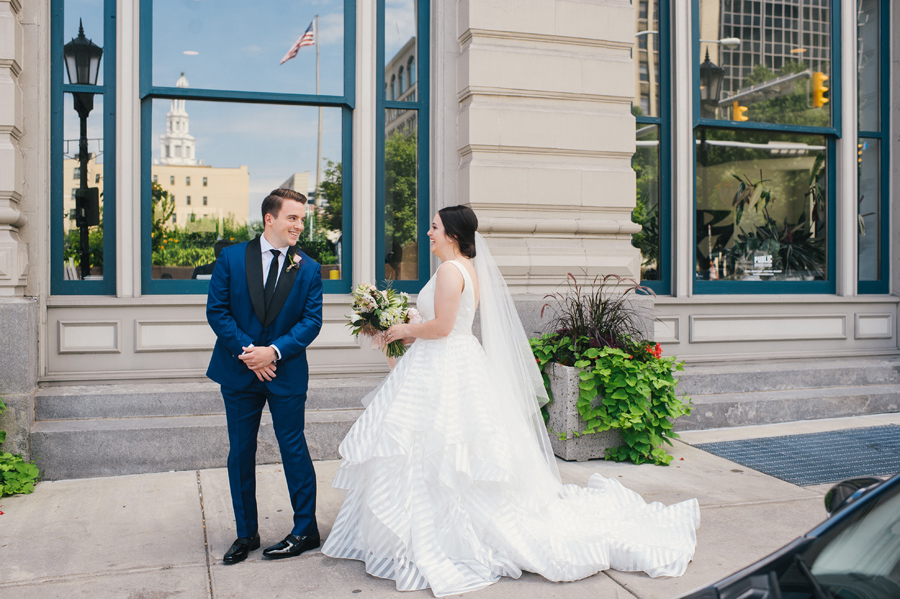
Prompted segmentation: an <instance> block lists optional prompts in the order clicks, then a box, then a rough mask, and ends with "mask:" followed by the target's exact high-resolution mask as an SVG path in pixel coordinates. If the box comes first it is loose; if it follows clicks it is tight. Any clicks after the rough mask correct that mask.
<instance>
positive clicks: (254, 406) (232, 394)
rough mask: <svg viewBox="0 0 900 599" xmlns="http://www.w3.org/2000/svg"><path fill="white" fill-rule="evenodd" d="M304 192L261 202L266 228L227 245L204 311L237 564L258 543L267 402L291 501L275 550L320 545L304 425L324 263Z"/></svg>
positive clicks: (229, 557) (283, 552)
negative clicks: (310, 242) (259, 465)
mask: <svg viewBox="0 0 900 599" xmlns="http://www.w3.org/2000/svg"><path fill="white" fill-rule="evenodd" d="M305 215H306V197H305V196H304V195H303V194H300V193H297V192H296V191H293V190H291V189H276V190H275V191H273V192H271V193H270V194H269V195H268V196H267V197H266V199H265V200H263V203H262V216H263V221H264V224H265V229H264V230H263V234H262V235H261V236H259V237H257V238H256V239H253V240H252V241H248V242H246V243H241V244H239V245H233V246H230V247H227V248H225V249H224V250H222V253H221V255H220V256H219V259H218V260H217V261H216V267H215V270H214V271H213V274H212V279H211V280H210V282H209V297H208V299H207V303H206V318H207V320H208V321H209V325H210V326H211V327H212V329H213V331H214V332H215V333H216V337H218V339H217V340H216V347H215V349H214V350H213V355H212V359H211V360H210V362H209V370H207V372H206V375H207V376H208V377H209V378H211V379H212V380H214V381H216V382H217V383H219V384H220V385H221V386H222V397H223V398H224V400H225V417H226V420H227V422H228V442H229V445H230V449H229V452H228V480H229V482H230V484H231V502H232V505H233V506H234V519H235V523H236V525H237V535H238V538H237V540H236V541H235V542H234V544H233V545H232V546H231V548H230V549H229V550H228V552H227V553H226V554H225V557H224V562H225V563H226V564H236V563H238V562H240V561H243V560H244V559H246V558H247V555H248V554H249V553H250V551H253V550H254V549H258V548H259V517H258V515H257V509H256V437H257V433H258V431H259V423H260V417H261V416H262V410H263V406H265V404H266V402H267V401H268V403H269V411H270V412H271V413H272V425H273V428H274V429H275V437H276V438H277V439H278V447H279V449H280V450H281V459H282V462H283V464H284V475H285V478H286V479H287V486H288V491H289V492H290V495H291V506H292V507H293V510H294V527H293V529H292V530H291V533H290V534H289V535H288V536H286V537H285V538H284V540H283V541H281V542H280V543H277V544H275V545H273V546H271V547H269V548H268V549H266V550H265V551H263V555H264V556H266V557H269V558H282V557H291V556H295V555H300V554H301V553H303V552H304V551H307V550H309V549H315V548H316V547H318V546H319V544H320V541H319V529H318V526H317V525H316V476H315V472H314V471H313V465H312V460H311V459H310V456H309V449H308V448H307V446H306V437H305V436H304V434H303V422H304V409H305V404H306V391H307V386H308V383H309V367H308V365H307V362H306V348H307V347H308V346H309V344H310V343H312V341H313V339H315V338H316V335H318V334H319V329H321V328H322V273H321V267H320V266H319V265H318V264H317V263H316V262H314V261H313V260H312V259H310V258H309V256H307V255H306V254H304V253H302V252H300V251H299V250H298V249H297V247H296V244H297V240H298V239H299V238H300V234H301V233H302V232H303V219H304V216H305Z"/></svg>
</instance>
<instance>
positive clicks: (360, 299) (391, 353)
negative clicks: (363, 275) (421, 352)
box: [347, 283, 422, 358]
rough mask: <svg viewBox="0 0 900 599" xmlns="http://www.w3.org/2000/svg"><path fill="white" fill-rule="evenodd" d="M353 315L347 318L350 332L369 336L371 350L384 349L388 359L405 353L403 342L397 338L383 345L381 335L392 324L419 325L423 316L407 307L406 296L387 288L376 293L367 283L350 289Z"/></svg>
mask: <svg viewBox="0 0 900 599" xmlns="http://www.w3.org/2000/svg"><path fill="white" fill-rule="evenodd" d="M351 295H352V296H353V305H352V308H353V314H351V315H350V316H349V317H348V318H349V319H350V322H349V323H347V326H349V327H350V329H351V331H350V332H351V333H352V334H353V335H354V336H356V337H358V336H359V335H362V336H364V337H368V338H369V339H370V341H371V344H372V348H373V349H380V350H383V351H384V353H385V355H386V356H387V357H388V358H399V357H400V356H402V355H403V354H405V353H406V346H405V345H404V344H403V341H401V340H400V339H397V340H396V341H392V342H390V343H385V335H384V332H385V331H387V330H388V329H389V328H391V327H392V326H393V325H395V324H405V323H412V324H416V323H419V322H422V316H421V315H420V314H419V312H418V311H417V310H416V309H415V308H410V307H409V295H408V294H406V293H403V292H398V291H396V290H394V289H391V288H390V287H388V288H387V289H385V290H383V291H382V290H379V289H378V288H377V287H375V286H374V285H371V284H369V283H360V284H359V285H357V286H356V289H354V290H353V292H352V294H351Z"/></svg>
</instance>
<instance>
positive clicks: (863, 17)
mask: <svg viewBox="0 0 900 599" xmlns="http://www.w3.org/2000/svg"><path fill="white" fill-rule="evenodd" d="M880 3H881V2H880V0H857V19H858V25H859V46H858V49H857V65H858V68H859V79H858V88H857V93H858V94H859V130H860V131H879V130H880V129H881V85H880V81H881V43H880V37H881V36H880V35H879V28H880V25H881V22H880V13H879V6H880Z"/></svg>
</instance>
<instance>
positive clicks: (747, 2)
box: [701, 0, 831, 95]
mask: <svg viewBox="0 0 900 599" xmlns="http://www.w3.org/2000/svg"><path fill="white" fill-rule="evenodd" d="M708 4H712V3H710V2H704V3H703V4H702V6H703V14H701V36H702V34H703V24H702V23H703V21H704V18H705V17H709V18H708V19H706V20H708V21H709V22H711V23H713V24H714V25H717V26H718V31H716V32H715V36H708V37H709V39H716V38H718V39H723V38H729V37H736V38H738V39H740V40H741V45H740V46H739V47H737V48H733V49H731V48H727V47H723V48H721V49H718V48H717V46H718V44H708V45H709V52H710V58H711V59H712V61H713V62H718V64H719V66H721V67H724V68H725V79H724V81H723V83H722V89H723V92H724V93H725V94H726V95H733V94H734V93H736V92H737V91H738V90H740V89H741V88H743V87H746V86H745V85H744V80H745V79H746V78H747V77H748V76H749V75H750V73H751V72H752V71H753V68H754V66H756V65H759V64H761V65H765V66H766V67H768V68H769V69H771V70H772V71H773V72H775V73H780V72H781V70H782V68H784V66H785V64H788V63H791V62H802V63H804V64H806V65H807V67H809V69H810V70H812V71H822V72H824V73H829V72H830V66H829V65H830V64H831V51H830V47H831V14H830V12H831V9H830V6H831V0H777V1H775V0H716V2H715V4H716V6H715V7H709V9H708V8H707V5H708ZM713 10H714V11H715V12H716V13H717V14H716V15H711V14H710V12H711V11H713ZM704 50H705V46H704ZM716 52H718V54H719V55H720V60H719V61H717V60H716V56H714V54H715V53H716Z"/></svg>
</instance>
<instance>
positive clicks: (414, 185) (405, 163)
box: [384, 109, 419, 281]
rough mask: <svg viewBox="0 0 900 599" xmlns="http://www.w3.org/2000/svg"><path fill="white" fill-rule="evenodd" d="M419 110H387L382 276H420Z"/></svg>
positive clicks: (410, 278) (401, 277)
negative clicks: (383, 264) (418, 217)
mask: <svg viewBox="0 0 900 599" xmlns="http://www.w3.org/2000/svg"><path fill="white" fill-rule="evenodd" d="M417 119H418V112H417V111H415V110H402V111H401V110H390V109H389V110H388V111H387V115H386V118H385V122H386V123H387V127H386V130H385V136H384V137H385V141H384V235H385V240H384V247H385V258H384V261H385V278H386V279H389V280H395V281H408V280H416V279H418V278H419V244H418V225H417V222H416V219H417V216H418V173H417V170H418V159H417V156H418V139H417V138H418V135H417V133H418V131H417Z"/></svg>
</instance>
